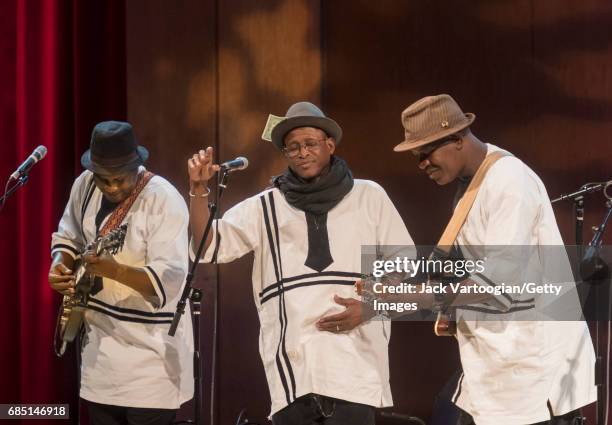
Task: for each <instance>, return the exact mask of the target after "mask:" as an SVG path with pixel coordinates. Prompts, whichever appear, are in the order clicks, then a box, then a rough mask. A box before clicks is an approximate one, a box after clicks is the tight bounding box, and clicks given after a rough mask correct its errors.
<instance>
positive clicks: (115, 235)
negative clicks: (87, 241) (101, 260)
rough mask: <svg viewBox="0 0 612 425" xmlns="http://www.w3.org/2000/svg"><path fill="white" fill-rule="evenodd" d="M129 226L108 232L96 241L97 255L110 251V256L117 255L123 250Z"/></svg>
mask: <svg viewBox="0 0 612 425" xmlns="http://www.w3.org/2000/svg"><path fill="white" fill-rule="evenodd" d="M127 227H128V225H127V224H123V225H121V226H119V227H117V228H116V229H114V230H111V231H110V232H108V233H107V234H106V235H105V236H103V237H101V238H99V239H98V240H97V241H96V253H97V255H99V254H100V253H101V252H102V251H108V253H109V254H111V255H115V254H116V253H117V252H119V251H120V250H121V248H123V243H124V242H125V235H126V233H127Z"/></svg>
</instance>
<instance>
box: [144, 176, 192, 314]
mask: <svg viewBox="0 0 612 425" xmlns="http://www.w3.org/2000/svg"><path fill="white" fill-rule="evenodd" d="M166 184H167V185H169V183H166ZM188 224H189V212H188V210H187V206H186V205H185V201H184V200H183V198H182V197H181V196H180V195H179V193H178V192H177V191H176V190H175V189H174V188H173V187H172V188H170V189H169V190H167V192H166V193H164V194H162V195H161V196H157V197H156V199H155V202H153V204H152V206H151V210H150V211H148V212H147V236H146V238H145V240H146V242H147V252H146V258H145V266H144V270H145V272H146V273H147V274H148V275H149V279H150V280H151V283H152V284H153V288H154V289H155V292H156V294H157V297H158V299H159V306H158V307H159V308H163V307H164V306H165V305H167V304H168V305H171V304H173V303H174V302H176V301H177V300H178V297H179V296H180V294H181V290H182V287H183V283H184V281H185V277H186V276H187V267H188V263H189V261H188V254H187V243H188V239H187V238H188V236H187V228H188Z"/></svg>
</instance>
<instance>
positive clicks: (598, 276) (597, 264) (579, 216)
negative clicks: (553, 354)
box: [551, 181, 612, 425]
mask: <svg viewBox="0 0 612 425" xmlns="http://www.w3.org/2000/svg"><path fill="white" fill-rule="evenodd" d="M611 182H612V181H608V182H599V183H587V184H584V185H583V186H582V187H581V188H580V189H579V190H577V191H575V192H572V193H569V194H565V195H561V196H559V197H558V198H555V199H553V200H552V201H551V204H554V203H556V202H559V201H563V200H566V199H567V200H572V201H574V219H575V221H576V224H575V233H576V249H577V254H578V258H580V259H581V261H580V274H581V277H582V280H583V281H584V282H588V283H593V284H594V283H600V282H602V281H603V280H604V279H609V277H610V270H609V268H608V266H607V264H605V262H604V261H603V260H602V259H601V257H600V256H599V246H600V245H601V238H602V236H603V233H604V231H605V229H606V225H607V223H608V220H609V219H610V215H611V212H612V208H611V206H610V200H609V197H608V195H607V193H606V190H607V188H608V187H609V186H610V185H611ZM599 190H603V191H604V195H605V196H606V198H608V202H607V207H608V212H607V213H606V215H605V217H604V220H603V222H602V224H601V225H600V226H599V227H597V228H596V232H595V235H594V236H593V239H592V240H591V242H590V243H589V246H588V247H587V249H586V252H585V253H584V255H583V248H582V244H583V239H582V233H583V232H582V229H583V224H584V195H586V194H589V193H593V192H597V191H599ZM608 294H609V295H610V294H611V293H610V288H608ZM608 304H610V302H608ZM610 307H611V306H610V305H608V306H607V307H606V312H607V316H608V321H607V323H608V326H610V325H609V323H610ZM595 309H596V314H595V316H596V317H595V320H596V321H595V342H596V343H595V351H596V353H595V384H596V386H597V411H596V418H595V424H596V425H603V421H604V420H605V418H604V405H605V404H607V403H606V402H607V399H605V397H607V394H605V393H606V389H605V388H604V379H603V378H602V376H605V372H606V371H605V370H606V369H607V367H605V366H604V365H603V364H602V363H603V357H602V356H601V348H600V343H599V317H598V316H599V303H598V302H597V301H596V304H595ZM608 362H609V359H608V358H607V356H606V365H607V364H608ZM604 403H605V404H604Z"/></svg>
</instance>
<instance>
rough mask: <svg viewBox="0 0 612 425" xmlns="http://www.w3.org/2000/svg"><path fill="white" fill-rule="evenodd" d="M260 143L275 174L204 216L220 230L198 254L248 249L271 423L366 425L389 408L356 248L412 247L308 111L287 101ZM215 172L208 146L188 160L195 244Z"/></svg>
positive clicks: (224, 257) (216, 257) (334, 127)
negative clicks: (275, 159) (267, 139)
mask: <svg viewBox="0 0 612 425" xmlns="http://www.w3.org/2000/svg"><path fill="white" fill-rule="evenodd" d="M271 139H272V143H273V144H274V146H275V147H276V149H278V151H279V152H280V153H282V154H283V156H284V158H285V160H286V162H287V169H286V171H285V172H284V173H283V174H281V175H280V176H276V177H274V178H273V179H272V184H273V186H272V188H269V189H267V190H264V191H263V192H261V193H259V194H257V195H255V196H252V197H250V198H248V199H246V200H244V201H242V202H240V203H238V204H237V205H235V206H234V207H233V208H231V209H230V210H229V211H227V212H226V213H225V214H224V216H223V218H221V219H219V220H217V222H216V224H213V226H212V229H215V230H216V229H217V228H218V235H219V236H220V237H219V238H217V237H216V235H214V234H213V235H211V236H210V238H209V240H208V241H207V247H208V249H207V250H206V253H205V254H204V261H205V262H218V263H226V262H229V261H232V260H234V259H236V258H239V257H241V256H243V255H245V254H247V253H248V252H251V251H252V252H254V263H253V273H252V286H253V293H254V300H255V304H256V306H257V311H258V315H259V320H260V325H261V329H260V354H261V358H262V361H263V365H264V368H265V372H266V377H267V380H268V387H269V390H270V398H271V401H272V407H271V412H270V416H271V418H272V422H273V423H274V424H275V425H310V424H313V423H321V424H327V425H370V424H373V423H374V409H375V408H377V407H387V406H390V405H391V404H392V399H391V391H390V386H389V364H388V349H387V347H388V342H389V336H390V326H389V322H388V321H366V322H363V319H362V308H361V305H362V304H361V302H360V301H359V300H358V299H356V295H355V292H354V289H353V286H354V283H355V281H356V280H357V279H359V278H360V276H361V247H362V246H363V245H370V246H377V247H381V251H384V250H385V249H386V250H387V251H388V252H383V254H384V255H385V256H388V257H393V258H394V257H395V255H397V252H396V251H392V250H393V249H395V247H396V246H412V245H413V242H412V239H411V238H410V235H409V234H408V231H407V230H406V227H405V226H404V223H403V222H402V219H401V218H400V216H399V214H398V212H397V210H396V209H395V207H394V206H393V204H392V203H391V201H390V199H389V197H388V196H387V194H386V193H385V191H384V190H383V189H382V188H381V187H380V186H379V185H378V184H376V183H374V182H372V181H368V180H359V179H354V178H353V175H352V173H351V171H350V169H349V167H348V164H347V163H346V162H345V161H344V160H343V159H341V158H340V157H338V156H336V155H334V153H335V150H336V147H337V146H338V145H339V144H340V141H341V140H342V129H341V128H340V126H339V125H338V124H337V123H336V122H335V121H334V120H332V119H331V118H328V117H326V116H325V115H324V114H323V112H322V111H321V110H320V109H319V108H318V107H316V106H315V105H313V104H311V103H308V102H299V103H296V104H294V105H292V106H291V107H290V108H289V110H288V111H287V113H286V116H285V118H284V119H283V120H282V121H281V122H280V123H279V124H277V125H276V126H275V127H274V129H273V130H272V133H271ZM217 170H219V166H218V165H216V164H214V160H213V150H212V148H210V147H209V148H207V149H206V150H201V151H199V152H198V153H196V154H194V155H193V157H192V158H190V159H189V161H188V172H189V180H190V187H191V192H190V200H191V205H190V223H191V229H192V234H193V237H194V240H195V241H198V240H199V238H201V235H202V234H203V229H204V226H205V223H206V221H207V219H208V216H209V213H208V209H207V204H206V197H207V196H208V193H209V190H208V188H207V185H208V181H209V180H210V179H211V178H212V177H213V175H214V174H215V172H216V171H217ZM211 241H215V242H214V243H211ZM217 242H218V243H217ZM383 246H384V247H383ZM390 246H393V247H391V248H390Z"/></svg>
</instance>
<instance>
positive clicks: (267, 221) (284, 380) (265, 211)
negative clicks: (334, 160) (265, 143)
mask: <svg viewBox="0 0 612 425" xmlns="http://www.w3.org/2000/svg"><path fill="white" fill-rule="evenodd" d="M259 199H260V201H261V208H262V210H263V216H264V223H265V225H266V233H267V235H268V244H269V245H270V254H271V255H272V263H273V264H274V275H275V276H276V280H277V281H280V276H279V273H278V265H277V264H276V251H275V249H274V238H273V237H272V229H271V228H270V218H269V217H268V209H267V206H266V198H265V195H261V196H260V197H259ZM278 320H279V321H280V324H281V332H280V334H281V338H280V339H279V341H278V345H277V347H276V368H277V369H278V375H279V377H280V380H281V384H282V385H283V389H284V390H285V399H286V400H287V404H291V397H290V395H289V386H288V385H287V377H286V376H285V371H284V370H283V365H282V363H281V358H280V346H281V342H282V334H283V329H284V322H283V311H282V304H281V303H280V302H279V303H278Z"/></svg>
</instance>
